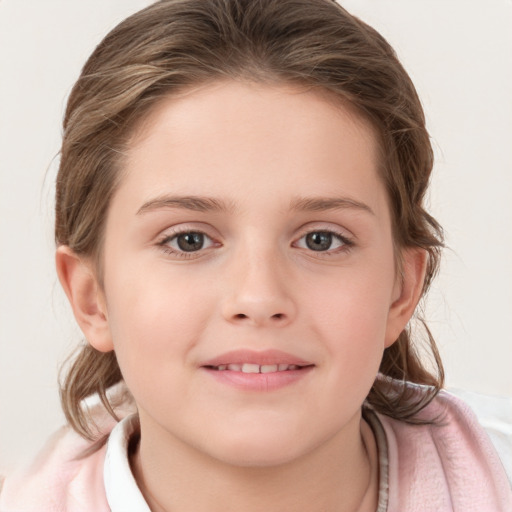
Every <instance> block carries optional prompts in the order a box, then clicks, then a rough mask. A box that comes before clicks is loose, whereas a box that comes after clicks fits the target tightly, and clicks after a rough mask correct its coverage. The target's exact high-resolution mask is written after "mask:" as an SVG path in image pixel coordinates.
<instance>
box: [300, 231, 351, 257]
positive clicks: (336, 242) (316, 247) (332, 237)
mask: <svg viewBox="0 0 512 512" xmlns="http://www.w3.org/2000/svg"><path fill="white" fill-rule="evenodd" d="M295 245H296V247H300V248H302V249H309V250H310V251H315V252H326V251H332V250H334V249H339V248H340V247H343V246H345V245H346V246H350V245H351V244H350V241H349V240H347V239H346V238H344V237H342V236H341V235H338V234H337V233H334V232H332V231H310V232H309V233H307V234H305V235H303V236H302V237H300V238H299V240H297V242H296V244H295Z"/></svg>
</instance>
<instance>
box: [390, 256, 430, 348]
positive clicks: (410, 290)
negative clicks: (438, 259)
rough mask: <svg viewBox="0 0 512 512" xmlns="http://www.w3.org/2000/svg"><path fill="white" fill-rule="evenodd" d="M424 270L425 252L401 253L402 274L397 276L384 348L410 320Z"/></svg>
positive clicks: (417, 299)
mask: <svg viewBox="0 0 512 512" xmlns="http://www.w3.org/2000/svg"><path fill="white" fill-rule="evenodd" d="M426 268H427V251H425V250H424V249H419V248H413V249H405V250H404V251H402V272H401V275H399V276H397V282H396V284H395V289H394V295H393V302H392V304H391V307H390V309H389V314H388V323H387V328H386V339H385V347H386V348H387V347H389V346H391V345H392V344H393V343H394V342H395V341H396V340H397V338H398V336H399V335H400V333H401V332H402V331H403V330H404V329H405V326H406V325H407V322H409V320H410V319H411V317H412V315H413V313H414V310H415V309H416V306H417V304H418V301H419V300H420V297H421V292H422V290H423V283H424V280H425V271H426Z"/></svg>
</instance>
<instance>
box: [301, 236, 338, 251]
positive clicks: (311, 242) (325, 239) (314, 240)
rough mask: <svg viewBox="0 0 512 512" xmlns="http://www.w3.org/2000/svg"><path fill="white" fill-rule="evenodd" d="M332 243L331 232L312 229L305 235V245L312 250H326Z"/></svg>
mask: <svg viewBox="0 0 512 512" xmlns="http://www.w3.org/2000/svg"><path fill="white" fill-rule="evenodd" d="M331 244H332V233H329V232H327V231H314V232H313V233H308V234H307V235H306V245H307V246H308V249H311V250H312V251H327V250H328V249H329V248H330V247H331Z"/></svg>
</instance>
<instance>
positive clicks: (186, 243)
mask: <svg viewBox="0 0 512 512" xmlns="http://www.w3.org/2000/svg"><path fill="white" fill-rule="evenodd" d="M177 242H178V247H179V248H180V249H181V250H182V251H185V252H192V251H198V250H199V249H202V248H203V245H204V235H203V234H202V233H194V232H191V233H183V234H181V235H179V236H178V237H177Z"/></svg>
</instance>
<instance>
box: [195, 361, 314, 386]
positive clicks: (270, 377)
mask: <svg viewBox="0 0 512 512" xmlns="http://www.w3.org/2000/svg"><path fill="white" fill-rule="evenodd" d="M202 369H203V370H204V371H206V372H207V373H208V374H209V375H211V376H212V377H213V378H214V379H216V380H217V381H219V382H221V383H222V384H226V385H229V386H233V387H235V388H238V389H241V390H243V391H257V392H268V391H276V390H278V389H282V388H284V387H287V386H291V385H293V384H295V383H297V382H298V381H300V380H301V379H303V378H304V377H306V375H309V373H310V371H311V370H312V369H313V366H305V367H303V368H301V369H300V370H286V371H283V372H270V373H244V372H234V371H231V370H213V369H211V368H206V367H202Z"/></svg>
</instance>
